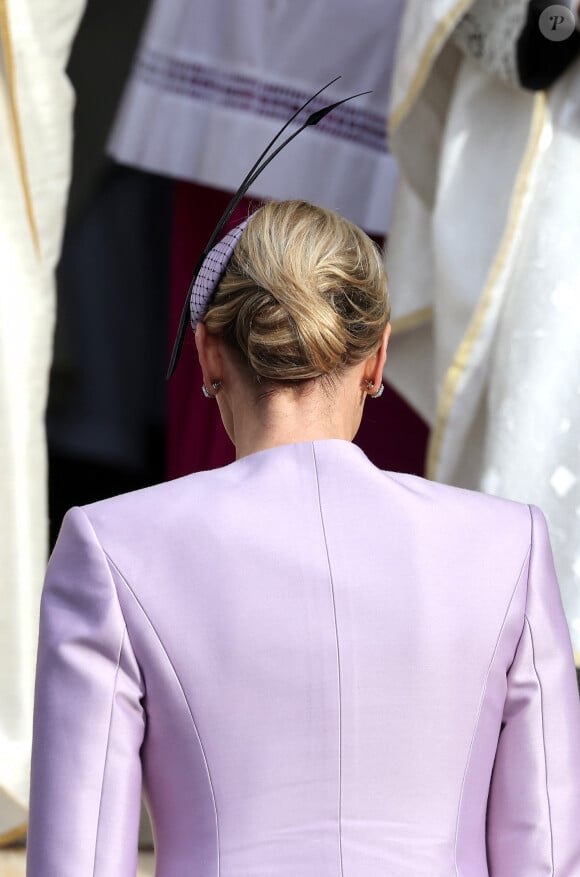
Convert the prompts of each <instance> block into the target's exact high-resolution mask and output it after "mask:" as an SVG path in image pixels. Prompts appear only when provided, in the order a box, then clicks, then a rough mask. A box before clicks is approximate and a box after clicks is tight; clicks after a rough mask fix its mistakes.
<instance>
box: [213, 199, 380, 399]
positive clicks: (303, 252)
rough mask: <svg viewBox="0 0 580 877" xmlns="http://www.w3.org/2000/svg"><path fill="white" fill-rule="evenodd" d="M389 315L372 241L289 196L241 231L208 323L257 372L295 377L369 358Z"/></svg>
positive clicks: (266, 207) (282, 378) (271, 377)
mask: <svg viewBox="0 0 580 877" xmlns="http://www.w3.org/2000/svg"><path fill="white" fill-rule="evenodd" d="M388 320H389V302H388V294H387V283H386V277H385V271H384V267H383V261H382V258H381V255H380V252H379V251H378V249H377V247H376V246H375V244H374V243H373V242H372V241H371V240H370V239H369V238H368V237H367V236H366V235H365V234H364V232H362V231H361V230H360V229H359V228H357V226H355V225H353V224H352V223H351V222H348V221H347V220H346V219H343V218H342V217H341V216H339V215H338V214H336V213H334V212H333V211H332V210H327V209H325V208H323V207H316V206H314V205H312V204H308V203H307V202H306V201H282V202H269V203H267V204H265V205H264V206H263V207H262V208H260V210H258V211H257V212H256V213H255V214H254V216H253V217H252V219H251V221H250V222H249V223H248V225H247V226H246V228H245V229H244V232H243V234H242V236H241V238H240V241H239V243H238V244H237V246H236V249H235V251H234V254H233V256H232V259H231V261H230V263H229V265H228V268H227V270H226V273H225V274H224V277H223V278H222V280H221V282H220V284H219V286H218V288H217V290H216V293H215V296H214V299H213V301H212V303H211V305H210V307H209V309H208V311H207V314H206V316H205V320H204V322H205V325H206V327H207V330H208V332H210V333H212V334H220V335H221V336H222V337H223V338H224V339H225V340H226V341H227V342H228V343H229V344H230V345H231V346H232V347H233V348H234V349H237V350H238V351H239V352H240V354H241V355H242V358H243V360H244V361H245V362H246V363H247V364H248V366H249V368H250V369H251V370H252V371H253V372H254V373H255V375H256V376H257V377H258V379H262V380H266V381H268V380H269V381H277V382H283V383H294V382H303V381H307V380H311V379H313V378H318V377H321V376H324V375H329V376H330V375H333V374H336V373H338V372H339V371H340V370H341V369H343V368H345V367H346V366H348V365H351V364H354V363H357V362H361V361H362V360H364V359H366V358H367V357H368V356H370V355H371V354H372V353H374V352H376V351H377V350H378V348H379V346H380V343H381V338H382V334H383V331H384V329H385V326H386V324H387V322H388Z"/></svg>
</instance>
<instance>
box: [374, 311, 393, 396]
mask: <svg viewBox="0 0 580 877" xmlns="http://www.w3.org/2000/svg"><path fill="white" fill-rule="evenodd" d="M390 337H391V324H390V323H387V325H386V326H385V331H384V332H383V337H382V339H381V346H380V348H379V349H378V351H377V353H376V354H375V356H376V360H375V363H374V367H373V372H372V375H371V376H370V378H369V380H371V381H372V382H373V384H374V385H375V387H377V388H378V387H380V386H381V384H382V382H383V369H384V367H385V363H386V361H387V346H388V344H389V338H390Z"/></svg>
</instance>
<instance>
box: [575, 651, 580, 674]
mask: <svg viewBox="0 0 580 877" xmlns="http://www.w3.org/2000/svg"><path fill="white" fill-rule="evenodd" d="M574 663H575V664H576V666H577V667H578V669H579V670H580V652H574Z"/></svg>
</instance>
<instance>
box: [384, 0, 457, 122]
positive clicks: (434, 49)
mask: <svg viewBox="0 0 580 877" xmlns="http://www.w3.org/2000/svg"><path fill="white" fill-rule="evenodd" d="M473 2H474V0H458V2H457V3H456V4H455V5H454V6H453V7H452V9H450V10H449V12H448V13H447V15H444V16H443V18H442V19H441V20H440V21H439V23H438V24H437V26H436V27H435V30H434V31H433V33H432V34H431V37H430V38H429V41H428V43H427V46H426V47H425V51H424V52H423V54H422V56H421V59H420V61H419V64H418V66H417V72H416V73H415V75H414V77H413V80H412V82H411V85H410V87H409V90H408V92H407V94H406V95H405V97H404V98H403V100H402V101H401V102H400V104H399V105H398V106H397V107H395V109H394V110H393V112H392V113H391V114H390V120H389V129H390V133H391V134H393V132H394V131H395V130H396V129H397V128H398V127H399V125H400V124H401V122H402V121H403V119H405V118H406V116H407V115H408V114H409V112H410V111H411V108H412V106H413V104H414V103H415V101H416V100H417V98H418V96H419V93H420V92H421V90H422V89H423V86H424V85H425V80H426V79H427V77H428V75H429V72H430V70H431V67H432V66H433V62H434V60H435V58H436V57H437V55H438V54H439V52H440V50H441V47H442V46H443V44H444V43H445V42H447V38H448V37H449V34H450V33H451V32H452V31H453V30H454V28H455V25H456V24H457V22H458V21H459V19H460V18H462V17H463V15H464V14H465V13H466V12H467V10H468V8H469V7H470V6H471V5H472V4H473Z"/></svg>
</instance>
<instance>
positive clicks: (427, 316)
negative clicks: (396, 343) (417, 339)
mask: <svg viewBox="0 0 580 877" xmlns="http://www.w3.org/2000/svg"><path fill="white" fill-rule="evenodd" d="M432 319H433V308H432V307H427V308H421V309H420V310H418V311H413V313H412V314H407V315H406V316H405V317H399V319H398V320H393V321H392V323H391V332H392V334H393V335H397V334H399V333H401V332H410V331H411V329H417V328H418V327H419V326H424V325H425V323H429V322H431V320H432Z"/></svg>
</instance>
